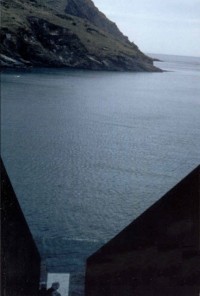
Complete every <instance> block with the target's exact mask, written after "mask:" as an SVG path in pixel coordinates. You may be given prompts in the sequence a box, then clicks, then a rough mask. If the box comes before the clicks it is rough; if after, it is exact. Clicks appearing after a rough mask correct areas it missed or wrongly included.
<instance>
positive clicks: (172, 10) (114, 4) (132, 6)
mask: <svg viewBox="0 0 200 296" xmlns="http://www.w3.org/2000/svg"><path fill="white" fill-rule="evenodd" d="M93 2H94V3H95V5H96V6H97V7H98V8H99V9H100V10H101V11H102V12H103V13H104V14H105V15H106V16H107V17H108V18H109V19H110V20H112V21H114V22H115V23H116V24H117V26H118V28H119V29H120V30H121V31H122V32H123V33H124V34H125V35H126V36H128V37H129V40H130V41H132V42H134V43H136V45H137V46H138V47H139V48H140V50H142V51H143V52H145V53H157V54H159V53H161V54H162V53H163V54H174V55H186V56H197V57H200V0H93Z"/></svg>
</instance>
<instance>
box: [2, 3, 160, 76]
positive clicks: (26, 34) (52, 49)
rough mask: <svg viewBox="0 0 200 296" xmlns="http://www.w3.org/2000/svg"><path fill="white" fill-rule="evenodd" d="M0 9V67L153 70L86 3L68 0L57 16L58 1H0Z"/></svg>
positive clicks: (106, 20) (58, 10)
mask: <svg viewBox="0 0 200 296" xmlns="http://www.w3.org/2000/svg"><path fill="white" fill-rule="evenodd" d="M58 4H60V5H58ZM1 6H2V7H1V8H2V26H1V33H0V34H1V36H0V37H1V44H0V53H1V65H2V66H4V67H23V66H48V67H70V68H82V69H93V70H114V71H124V70H128V71H159V69H157V68H156V67H154V66H153V61H152V59H151V58H149V57H147V56H145V55H144V54H143V53H142V52H141V51H139V49H138V48H137V46H136V45H134V44H133V43H130V42H129V41H128V39H127V38H126V37H124V36H123V34H122V33H121V32H120V31H119V30H118V28H117V26H116V25H115V24H114V23H112V22H110V21H109V20H108V19H107V18H106V17H105V16H104V15H103V14H102V13H101V12H99V10H98V9H97V8H96V7H95V6H94V4H93V2H91V1H90V0H87V1H86V0H68V1H66V8H65V11H63V12H62V8H63V6H64V0H62V1H61V2H58V3H57V2H56V3H55V1H54V2H52V1H50V0H44V1H41V0H34V1H33V0H32V1H25V0H9V1H7V0H2V2H1ZM54 6H55V7H54ZM66 12H67V13H68V14H66Z"/></svg>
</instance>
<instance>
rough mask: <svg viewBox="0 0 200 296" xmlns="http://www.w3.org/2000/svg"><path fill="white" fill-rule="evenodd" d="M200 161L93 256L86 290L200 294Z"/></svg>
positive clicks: (145, 295) (101, 295)
mask: <svg viewBox="0 0 200 296" xmlns="http://www.w3.org/2000/svg"><path fill="white" fill-rule="evenodd" d="M199 255H200V166H198V167H197V168H196V169H195V170H194V171H193V172H192V173H190V174H189V175H188V176H187V177H186V178H185V179H183V180H182V181H181V182H180V183H179V184H177V185H176V186H175V187H174V188H173V189H172V190H170V191H169V192H168V193H167V194H166V195H165V196H164V197H163V198H161V199H160V200H159V201H158V202H156V203H155V204H154V205H153V206H152V207H150V208H149V209H148V210H147V211H146V212H144V213H143V214H142V215H141V216H140V217H139V218H137V219H136V220H135V221H133V222H132V223H131V224H130V225H129V226H128V227H127V228H126V229H124V230H123V231H122V232H121V233H120V234H118V235H117V236H116V237H115V238H114V239H112V240H111V241H110V242H108V243H107V244H106V245H105V246H103V247H102V248H101V249H100V250H99V251H97V252H96V253H95V254H94V255H92V256H91V257H90V258H88V260H87V270H86V287H85V291H86V296H134V295H136V296H179V295H181V296H199V292H200V257H199Z"/></svg>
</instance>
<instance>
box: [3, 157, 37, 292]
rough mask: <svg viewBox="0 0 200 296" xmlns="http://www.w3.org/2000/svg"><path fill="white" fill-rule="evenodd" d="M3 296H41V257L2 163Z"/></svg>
mask: <svg viewBox="0 0 200 296" xmlns="http://www.w3.org/2000/svg"><path fill="white" fill-rule="evenodd" d="M1 193H2V201H1V209H2V211H1V222H2V223H1V226H2V231H1V260H2V262H1V263H2V268H1V295H2V296H35V295H38V289H39V279H40V255H39V253H38V250H37V248H36V245H35V242H34V240H33V238H32V235H31V233H30V230H29V227H28V225H27V223H26V220H25V218H24V215H23V213H22V211H21V208H20V206H19V203H18V201H17V197H16V195H15V193H14V190H13V188H12V185H11V183H10V180H9V178H8V175H7V173H6V170H5V168H4V165H3V163H2V162H1Z"/></svg>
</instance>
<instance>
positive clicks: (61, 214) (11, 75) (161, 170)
mask: <svg viewBox="0 0 200 296" xmlns="http://www.w3.org/2000/svg"><path fill="white" fill-rule="evenodd" d="M152 57H155V58H158V59H159V60H160V61H159V62H155V63H154V64H155V65H156V66H158V67H160V68H161V69H163V70H165V71H164V72H163V73H131V72H104V71H87V70H69V69H55V68H54V69H53V68H36V69H34V68H33V69H29V70H6V71H2V72H1V114H2V118H1V152H2V158H3V161H4V164H5V166H6V169H7V172H8V174H9V177H10V179H11V182H12V184H13V187H14V190H15V192H16V195H17V197H18V200H19V202H20V205H21V208H22V210H23V212H24V215H25V217H26V220H27V222H28V225H29V227H30V230H31V232H32V235H33V237H34V239H35V241H36V243H37V246H38V249H39V251H40V254H41V256H42V259H43V261H44V262H45V263H46V265H47V270H48V272H64V273H70V291H71V294H70V295H73V296H83V295H84V273H85V269H86V259H87V258H88V257H89V256H90V255H91V254H93V253H94V252H95V251H96V250H98V249H99V248H100V247H101V246H102V245H104V244H105V243H106V242H108V241H109V240H110V239H112V238H113V237H114V236H115V235H117V234H118V233H119V232H120V231H121V230H122V229H123V228H124V227H126V226H127V225H128V224H129V223H130V222H132V221H133V220H134V219H135V218H136V217H138V216H139V215H140V214H141V213H142V212H144V211H145V210H146V209H147V208H148V207H149V206H151V205H152V204H153V203H155V202H156V201H157V200H158V199H159V198H160V197H162V196H163V195H164V194H165V193H166V192H167V191H168V190H169V189H171V188H172V187H173V186H174V185H175V184H176V183H177V182H179V181H180V180H181V179H182V178H183V177H185V176H186V175H187V174H188V173H189V172H190V171H191V170H193V169H194V168H195V167H196V166H197V165H198V164H199V163H200V59H199V58H197V57H185V56H169V55H152ZM158 223H159V221H158Z"/></svg>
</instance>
